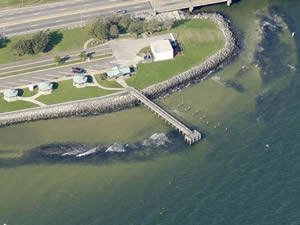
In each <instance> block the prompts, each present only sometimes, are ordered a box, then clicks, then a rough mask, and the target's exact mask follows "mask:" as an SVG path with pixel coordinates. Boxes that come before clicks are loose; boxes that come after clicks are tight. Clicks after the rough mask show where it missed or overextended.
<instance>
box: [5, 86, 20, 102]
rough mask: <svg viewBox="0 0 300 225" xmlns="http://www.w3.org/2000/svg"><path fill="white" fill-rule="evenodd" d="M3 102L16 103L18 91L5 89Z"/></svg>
mask: <svg viewBox="0 0 300 225" xmlns="http://www.w3.org/2000/svg"><path fill="white" fill-rule="evenodd" d="M3 94H4V100H5V101H7V102H12V101H16V100H17V99H18V94H19V92H18V90H16V89H7V90H5V91H4V93H3Z"/></svg>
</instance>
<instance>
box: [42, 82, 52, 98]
mask: <svg viewBox="0 0 300 225" xmlns="http://www.w3.org/2000/svg"><path fill="white" fill-rule="evenodd" d="M52 90H53V84H52V83H49V82H41V83H39V92H40V93H42V94H43V95H48V94H51V92H52Z"/></svg>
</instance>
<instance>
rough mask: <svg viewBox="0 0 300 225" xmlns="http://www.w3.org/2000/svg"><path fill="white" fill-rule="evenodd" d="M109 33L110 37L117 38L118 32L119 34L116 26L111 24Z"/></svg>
mask: <svg viewBox="0 0 300 225" xmlns="http://www.w3.org/2000/svg"><path fill="white" fill-rule="evenodd" d="M109 34H110V37H112V38H118V37H119V34H120V31H119V28H118V26H117V25H112V26H111V27H110V29H109Z"/></svg>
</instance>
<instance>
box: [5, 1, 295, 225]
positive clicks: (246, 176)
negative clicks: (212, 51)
mask: <svg viewBox="0 0 300 225" xmlns="http://www.w3.org/2000/svg"><path fill="white" fill-rule="evenodd" d="M202 10H208V11H215V10H217V11H221V12H224V13H226V14H227V15H228V16H229V17H230V18H231V19H232V21H233V24H234V26H235V27H236V29H237V32H238V33H239V34H240V35H241V37H242V50H241V53H240V55H239V57H238V58H237V59H236V60H235V61H234V62H233V63H232V64H230V65H229V66H226V67H225V68H224V70H222V71H221V72H219V73H217V74H215V78H214V79H209V80H207V81H205V82H203V83H200V84H197V85H194V86H192V87H190V88H187V89H185V90H184V91H183V92H178V93H175V94H173V95H171V96H169V97H167V98H164V99H162V100H160V101H159V104H161V105H163V106H166V107H168V108H169V109H170V110H172V111H173V112H174V113H177V114H178V117H180V118H181V119H182V120H184V121H185V122H187V123H188V124H192V125H194V126H195V127H197V128H198V129H200V130H201V131H202V132H203V133H204V134H205V139H203V140H202V141H201V142H199V143H198V144H196V145H194V146H192V147H189V146H186V145H184V144H183V141H182V138H181V137H180V136H178V135H177V134H176V133H173V132H172V131H171V129H170V128H169V127H167V126H166V125H164V124H163V123H161V121H159V120H158V119H157V118H155V116H153V115H152V114H151V113H149V112H148V111H147V110H146V109H144V108H143V107H140V108H136V109H132V110H127V111H123V112H118V113H114V114H111V115H102V116H98V117H90V118H69V119H60V120H54V121H39V122H34V123H28V124H21V125H17V126H11V127H8V128H2V129H0V143H1V147H0V149H1V151H0V158H1V159H0V187H1V188H0V190H1V191H0V224H4V223H6V224H25V225H27V224H28V225H35V224H37V225H39V224H43V225H48V224H49V225H50V224H51V225H52V224H70V225H76V224H78V225H79V224H89V225H93V224H112V225H119V224H120V225H124V224H126V225H134V224H139V225H140V224H143V225H144V224H145V225H148V224H149V225H153V224H157V225H158V224H161V225H162V224H164V225H169V224H170V225H171V224H172V225H177V224H178V225H179V224H180V225H181V224H188V225H189V224H190V225H194V224H216V225H228V224H249V225H253V224H255V225H268V224H272V225H273V224H280V225H282V224H289V225H298V224H300V210H299V208H300V203H299V200H300V199H299V197H298V196H299V190H300V178H299V176H298V174H299V171H300V164H299V159H300V153H299V149H300V141H299V140H300V132H299V130H300V128H299V124H300V121H299V120H300V102H299V97H300V88H299V86H300V78H299V75H300V72H299V71H300V64H299V60H300V56H299V55H300V50H299V49H300V24H299V22H298V20H299V19H298V18H299V15H298V14H299V12H300V1H299V0H282V1H279V0H278V1H276V0H273V1H272V0H269V1H267V0H241V1H239V2H238V3H236V4H234V5H233V6H232V7H230V8H227V7H226V6H224V5H218V6H213V7H209V8H206V9H202ZM262 27H263V29H262ZM292 32H295V35H294V37H292ZM182 101H184V102H185V104H186V105H185V107H188V106H191V109H190V110H189V111H185V110H184V107H178V104H179V103H181V102H182ZM198 111H199V113H196V112H198ZM133 118H134V120H133ZM207 121H209V125H208V126H207V125H206V122H207ZM215 126H217V128H214V127H215ZM225 128H228V129H227V131H225ZM161 132H163V133H167V135H168V137H169V139H170V141H171V142H172V144H168V145H166V146H159V147H154V146H150V147H149V146H148V147H147V146H141V145H140V144H141V143H142V141H143V140H144V139H147V138H148V137H150V136H151V135H152V134H154V133H161ZM114 142H117V143H121V144H126V143H128V144H130V145H131V146H136V148H137V149H135V150H133V151H131V152H127V153H125V155H121V154H123V153H120V154H113V155H111V156H103V155H101V154H100V153H98V154H96V155H94V156H93V155H90V156H88V157H80V159H76V158H75V159H74V158H68V159H61V157H57V156H55V157H54V156H50V157H49V156H45V155H43V154H40V152H39V151H37V150H36V149H39V146H40V145H43V146H44V145H48V144H54V145H50V147H49V146H48V148H54V147H55V146H56V147H57V145H61V144H64V145H68V144H74V143H78V144H82V145H83V146H81V147H82V148H84V146H86V150H89V149H92V148H90V147H93V146H100V145H106V144H109V143H114ZM124 146H125V145H124ZM44 148H45V147H44ZM30 149H33V150H30ZM16 157H17V158H16Z"/></svg>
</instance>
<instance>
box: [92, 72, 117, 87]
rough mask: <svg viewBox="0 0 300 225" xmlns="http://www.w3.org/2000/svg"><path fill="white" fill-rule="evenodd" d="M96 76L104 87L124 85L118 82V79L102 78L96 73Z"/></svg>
mask: <svg viewBox="0 0 300 225" xmlns="http://www.w3.org/2000/svg"><path fill="white" fill-rule="evenodd" d="M95 78H96V80H97V82H98V83H99V84H100V85H102V86H103V87H108V88H122V86H121V85H120V84H119V83H117V82H116V81H114V80H102V79H101V78H100V74H96V75H95Z"/></svg>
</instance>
